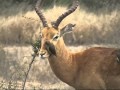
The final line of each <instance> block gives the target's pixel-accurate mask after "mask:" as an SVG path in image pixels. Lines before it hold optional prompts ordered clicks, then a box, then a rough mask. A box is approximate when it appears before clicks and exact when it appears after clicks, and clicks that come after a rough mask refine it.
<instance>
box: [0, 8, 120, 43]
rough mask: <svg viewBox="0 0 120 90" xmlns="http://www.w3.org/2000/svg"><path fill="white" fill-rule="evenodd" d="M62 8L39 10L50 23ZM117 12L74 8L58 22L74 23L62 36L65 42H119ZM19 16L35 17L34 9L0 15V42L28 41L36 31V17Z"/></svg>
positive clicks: (37, 25) (119, 19)
mask: <svg viewBox="0 0 120 90" xmlns="http://www.w3.org/2000/svg"><path fill="white" fill-rule="evenodd" d="M11 9H13V8H11ZM17 10H18V8H17ZM65 10H66V8H65V7H56V8H54V9H47V10H43V13H44V15H45V17H46V18H47V20H48V22H49V23H51V21H55V20H56V19H57V18H58V16H59V15H61V14H62V13H63V12H64V11H65ZM4 12H5V11H4ZM103 12H104V11H103ZM8 14H9V13H8ZM119 14H120V11H118V10H114V11H112V12H110V13H99V15H98V14H96V13H93V12H87V11H85V10H84V9H82V8H78V9H77V10H76V11H75V12H74V13H73V14H71V15H70V16H68V17H67V18H66V19H65V20H64V21H63V22H62V23H61V25H60V27H62V26H64V25H66V24H68V23H75V24H76V28H75V30H74V33H73V34H68V35H66V36H65V41H66V43H67V44H73V45H80V44H100V43H102V44H103V43H104V44H106V43H108V44H120V39H119V35H120V25H119V23H120V16H119ZM22 16H26V17H30V18H33V19H35V20H39V18H38V16H37V15H36V13H35V11H28V12H26V13H24V14H23V13H18V14H17V15H15V16H8V17H7V18H6V17H5V16H0V19H1V20H0V43H3V44H28V43H31V42H32V41H33V40H34V39H35V37H36V36H38V35H39V34H38V32H39V28H38V27H39V22H40V21H35V20H29V19H25V18H23V17H22Z"/></svg>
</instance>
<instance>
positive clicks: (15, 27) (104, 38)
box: [0, 4, 120, 89]
mask: <svg viewBox="0 0 120 90" xmlns="http://www.w3.org/2000/svg"><path fill="white" fill-rule="evenodd" d="M21 7H22V8H21ZM14 8H16V10H15V9H14ZM20 8H21V9H20ZM24 8H25V4H21V5H19V6H17V5H16V6H13V7H11V8H9V9H8V8H7V9H4V11H2V9H0V11H1V15H0V44H4V45H7V46H9V45H10V44H11V45H16V44H18V45H22V44H30V43H31V42H32V41H33V40H35V39H36V38H37V37H38V36H39V27H40V21H35V20H39V18H38V16H37V15H36V13H35V11H31V7H30V6H29V8H30V9H29V8H28V9H27V10H28V11H27V12H24V13H23V12H21V10H24ZM19 10H20V12H19V13H18V11H19ZM64 11H66V7H56V8H54V9H47V10H43V12H44V15H45V17H46V19H47V20H48V22H49V23H50V22H51V21H55V20H56V19H57V18H58V16H59V15H61V14H62V13H63V12H64ZM11 13H12V14H11ZM119 14H120V11H118V10H113V11H112V12H109V13H106V12H105V11H103V12H102V13H99V14H96V13H93V12H87V11H85V10H84V9H83V8H78V9H77V10H76V11H75V12H74V13H73V14H71V15H70V16H68V17H67V18H66V19H64V21H63V22H62V23H61V25H60V28H61V27H63V26H65V25H66V24H68V23H75V24H76V27H75V30H74V32H73V33H70V34H68V35H65V37H64V39H65V42H66V44H69V45H81V44H84V45H85V44H87V45H88V44H99V45H100V44H104V45H105V44H110V45H109V47H118V48H120V46H119V44H120V39H119V36H120V25H119V24H120V15H119ZM22 16H26V17H30V18H33V19H35V20H29V19H25V18H23V17H22ZM111 44H112V45H111ZM104 45H102V46H104ZM95 46H96V45H95ZM90 47H91V45H90ZM107 47H108V46H107ZM78 48H79V50H84V49H86V48H89V47H88V46H85V47H84V48H83V47H82V46H81V47H77V48H74V47H70V49H72V50H73V51H77V50H78ZM31 53H32V49H31V47H27V48H26V47H16V46H13V47H1V46H0V68H1V69H0V76H1V77H2V78H3V80H6V82H7V84H6V85H7V88H8V86H9V81H13V82H16V81H22V80H23V78H24V73H25V71H26V69H27V67H28V64H29V63H30V60H31ZM36 71H37V72H36ZM33 74H34V75H33ZM28 81H29V82H30V81H35V85H34V84H33V83H28V84H29V85H28V88H29V87H30V88H31V87H33V88H34V87H37V88H42V89H43V88H45V89H46V88H47V87H46V86H48V87H49V88H58V89H60V88H61V89H66V87H67V88H68V86H67V85H66V84H64V83H62V82H60V81H59V80H58V79H57V78H56V77H55V76H54V74H53V73H52V71H51V69H50V66H49V64H48V62H47V60H45V61H39V60H38V59H37V60H36V61H35V63H34V64H33V67H32V69H31V72H30V75H29V78H28ZM0 82H1V79H0ZM36 82H38V83H40V85H38V84H36ZM49 83H50V84H51V85H50V84H49ZM0 85H1V84H0ZM36 85H37V86H36ZM69 88H70V87H69ZM0 89H1V87H0ZM47 89H48V88H47Z"/></svg>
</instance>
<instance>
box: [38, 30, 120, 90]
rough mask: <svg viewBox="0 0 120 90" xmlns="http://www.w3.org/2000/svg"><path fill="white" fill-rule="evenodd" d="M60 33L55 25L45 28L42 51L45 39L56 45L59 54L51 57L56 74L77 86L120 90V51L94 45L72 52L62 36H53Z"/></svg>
mask: <svg viewBox="0 0 120 90" xmlns="http://www.w3.org/2000/svg"><path fill="white" fill-rule="evenodd" d="M57 33H59V32H58V31H57V30H55V29H54V28H44V29H43V30H42V45H41V49H40V51H45V52H46V54H49V53H48V52H47V50H46V49H45V42H46V41H49V42H50V43H52V44H53V45H54V46H55V50H56V55H51V56H49V57H48V60H49V63H50V66H51V68H52V70H53V72H54V73H55V75H56V76H57V77H58V78H59V79H60V80H62V81H63V82H65V83H67V84H68V85H70V86H72V87H74V88H75V89H78V90H79V89H86V90H87V89H91V90H92V89H120V62H118V61H119V60H118V59H119V58H118V57H119V56H120V51H119V50H117V49H114V48H104V47H94V48H90V49H87V50H85V51H80V52H77V53H71V52H70V51H69V50H68V49H67V47H66V45H65V43H64V40H63V38H62V37H60V38H59V39H58V40H57V41H53V40H52V38H53V36H54V35H55V34H57Z"/></svg>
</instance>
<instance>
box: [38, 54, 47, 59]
mask: <svg viewBox="0 0 120 90" xmlns="http://www.w3.org/2000/svg"><path fill="white" fill-rule="evenodd" d="M48 57H49V55H47V54H45V55H39V58H40V59H47V58H48Z"/></svg>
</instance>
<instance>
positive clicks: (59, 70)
mask: <svg viewBox="0 0 120 90" xmlns="http://www.w3.org/2000/svg"><path fill="white" fill-rule="evenodd" d="M56 53H57V55H56V56H52V57H50V58H49V63H50V66H51V68H52V70H53V72H54V73H55V75H56V76H57V77H59V79H60V80H62V81H63V82H66V83H67V84H69V85H72V84H71V81H73V80H74V76H75V75H74V74H75V73H76V71H75V70H76V69H75V68H74V67H75V64H74V63H73V60H72V55H71V53H70V52H69V51H68V50H67V48H66V46H65V44H64V41H63V39H61V40H60V41H59V42H58V44H57V46H56Z"/></svg>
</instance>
